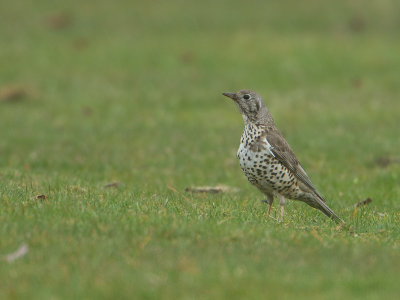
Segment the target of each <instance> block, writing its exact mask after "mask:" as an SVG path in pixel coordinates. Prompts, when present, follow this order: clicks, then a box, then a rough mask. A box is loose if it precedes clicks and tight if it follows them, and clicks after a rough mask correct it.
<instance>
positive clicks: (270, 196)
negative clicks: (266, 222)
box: [265, 194, 274, 217]
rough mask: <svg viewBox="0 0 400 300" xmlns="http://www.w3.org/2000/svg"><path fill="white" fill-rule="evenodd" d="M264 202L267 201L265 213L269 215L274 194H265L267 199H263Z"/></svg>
mask: <svg viewBox="0 0 400 300" xmlns="http://www.w3.org/2000/svg"><path fill="white" fill-rule="evenodd" d="M265 202H267V203H268V211H267V215H268V217H269V215H270V214H271V207H272V203H273V202H274V196H273V195H271V194H269V195H267V200H265Z"/></svg>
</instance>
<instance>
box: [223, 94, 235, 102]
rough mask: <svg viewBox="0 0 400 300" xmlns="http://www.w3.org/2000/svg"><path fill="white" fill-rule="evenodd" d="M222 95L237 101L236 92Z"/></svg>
mask: <svg viewBox="0 0 400 300" xmlns="http://www.w3.org/2000/svg"><path fill="white" fill-rule="evenodd" d="M222 95H224V96H226V97H228V98H231V99H232V100H234V101H236V94H235V93H222Z"/></svg>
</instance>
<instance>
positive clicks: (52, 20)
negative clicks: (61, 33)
mask: <svg viewBox="0 0 400 300" xmlns="http://www.w3.org/2000/svg"><path fill="white" fill-rule="evenodd" d="M71 23H72V18H71V15H69V14H68V13H66V12H58V13H55V14H53V15H50V16H48V17H47V18H46V26H47V27H49V28H51V29H54V30H59V29H63V28H66V27H68V26H70V25H71Z"/></svg>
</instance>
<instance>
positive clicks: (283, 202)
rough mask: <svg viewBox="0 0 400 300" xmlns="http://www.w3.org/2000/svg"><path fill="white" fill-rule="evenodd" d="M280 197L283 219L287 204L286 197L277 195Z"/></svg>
mask: <svg viewBox="0 0 400 300" xmlns="http://www.w3.org/2000/svg"><path fill="white" fill-rule="evenodd" d="M277 197H278V199H279V203H280V205H281V219H282V220H283V216H284V214H285V204H286V198H285V197H283V196H282V195H277Z"/></svg>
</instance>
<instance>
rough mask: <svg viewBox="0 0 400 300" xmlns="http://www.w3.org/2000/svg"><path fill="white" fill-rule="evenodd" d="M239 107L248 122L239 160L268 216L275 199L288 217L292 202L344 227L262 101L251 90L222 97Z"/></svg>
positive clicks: (243, 135)
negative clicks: (266, 209) (261, 199)
mask: <svg viewBox="0 0 400 300" xmlns="http://www.w3.org/2000/svg"><path fill="white" fill-rule="evenodd" d="M222 94H223V95H224V96H226V97H228V98H231V99H232V100H233V101H234V102H235V103H236V104H237V106H238V107H239V110H240V113H241V114H242V117H243V121H244V130H243V134H242V136H241V139H240V146H239V149H238V152H237V158H238V159H239V162H240V167H241V168H242V170H243V172H244V174H245V176H246V177H247V179H248V181H249V182H250V183H251V184H253V185H254V186H256V187H257V188H258V189H259V190H260V191H261V192H262V193H263V194H264V195H265V196H266V200H264V201H263V202H266V203H268V212H267V214H268V216H269V215H270V212H271V207H272V204H273V201H274V197H276V198H277V199H278V200H279V203H280V206H281V219H283V217H284V210H285V204H286V202H287V200H288V199H291V200H299V201H303V202H305V203H307V204H308V205H309V206H311V207H313V208H316V209H318V210H320V211H321V212H323V213H324V214H325V215H327V216H328V217H329V218H331V219H333V220H334V221H336V222H338V223H343V221H342V219H341V218H339V217H338V216H337V215H336V214H335V213H334V212H333V210H332V209H330V208H329V206H328V205H327V204H326V200H325V199H324V198H323V197H322V196H321V194H320V193H319V192H318V191H317V190H316V188H315V187H314V185H313V184H312V183H311V181H310V179H309V177H308V175H307V173H306V171H305V170H304V168H303V167H302V165H301V164H300V162H299V161H298V159H297V158H296V156H295V154H294V153H293V150H292V148H291V147H290V145H289V143H288V142H287V141H286V140H285V138H284V137H283V135H282V133H281V132H280V131H279V129H278V128H277V126H276V125H275V121H274V119H273V118H272V115H271V113H270V112H269V110H268V108H267V106H266V105H265V103H264V101H263V100H262V98H261V97H260V96H259V95H258V94H257V93H255V92H253V91H251V90H240V91H238V92H236V93H222Z"/></svg>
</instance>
